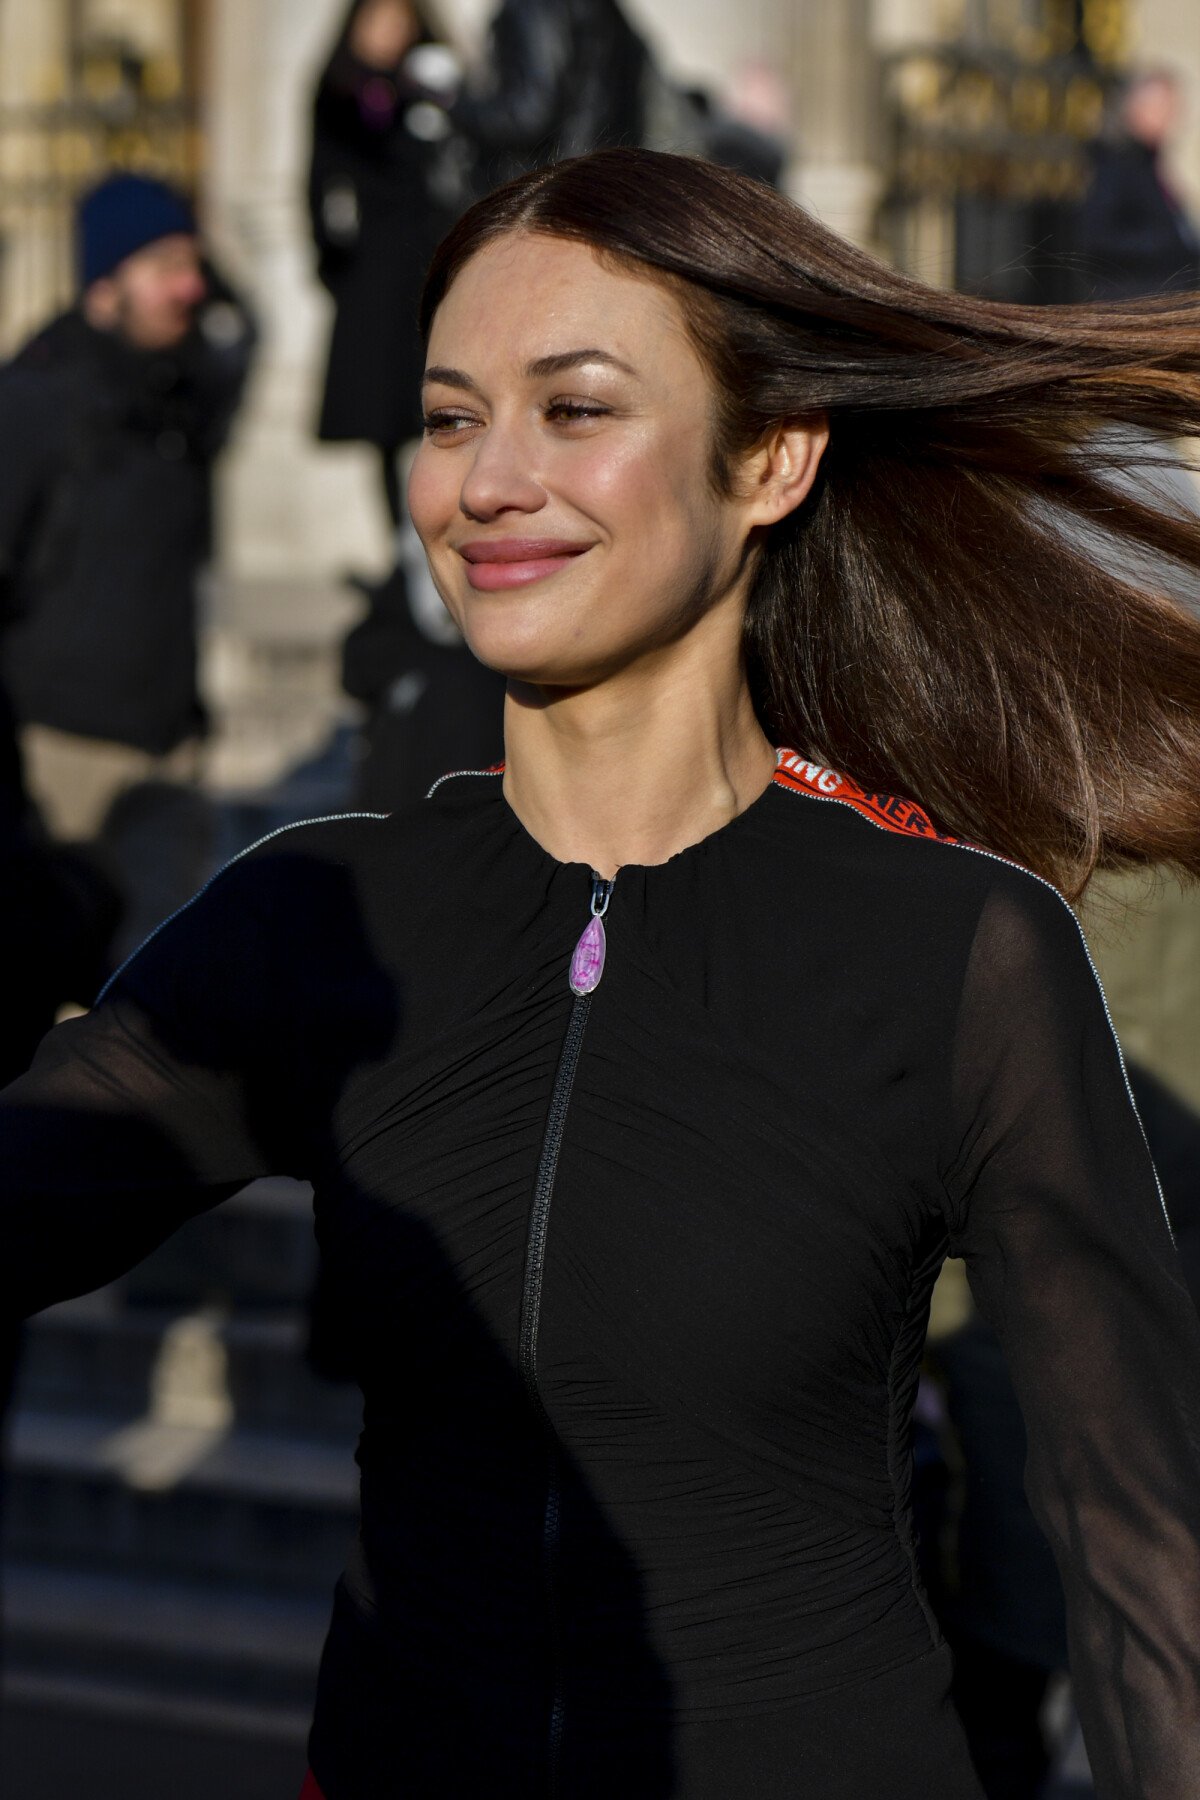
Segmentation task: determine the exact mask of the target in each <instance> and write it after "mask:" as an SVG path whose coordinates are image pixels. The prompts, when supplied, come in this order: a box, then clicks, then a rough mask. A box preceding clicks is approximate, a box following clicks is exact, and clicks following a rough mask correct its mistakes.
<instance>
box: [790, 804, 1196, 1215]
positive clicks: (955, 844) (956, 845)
mask: <svg viewBox="0 0 1200 1800" xmlns="http://www.w3.org/2000/svg"><path fill="white" fill-rule="evenodd" d="M776 785H777V786H779V787H781V788H783V790H784V792H785V793H788V794H793V795H794V796H795V798H796V799H797V800H823V801H824V802H825V803H826V804H827V805H831V806H844V807H846V808H847V810H848V811H849V812H852V813H854V814H855V815H856V817H858V818H860V819H863V820H865V822H866V823H867V824H868V825H873V826H874V827H875V829H876V831H886V832H887V833H888V835H889V836H891V837H903V836H905V835H907V834H906V833H904V832H903V831H900V832H897V831H895V830H894V829H893V828H892V827H891V826H888V825H882V824H880V822H879V821H878V820H877V819H872V818H871V817H870V815H869V814H867V813H864V812H862V811H860V809H859V808H858V807H857V806H855V805H854V804H853V802H852V801H850V800H841V799H839V798H838V796H837V795H836V794H814V793H812V792H811V791H809V790H807V789H804V788H794V787H791V786H790V785H789V784H787V783H785V782H782V781H781V782H778V783H777V784H776ZM914 835H915V834H914ZM920 841H921V842H923V843H930V844H944V845H945V847H946V849H947V850H969V851H970V852H971V854H972V856H985V857H986V858H987V860H988V861H989V862H994V863H999V864H1000V866H1001V868H1003V869H1015V870H1016V872H1017V874H1018V875H1025V876H1027V877H1028V878H1029V880H1030V881H1036V882H1037V883H1038V884H1039V885H1040V886H1041V887H1044V888H1045V889H1046V890H1047V892H1048V893H1051V894H1053V895H1054V898H1055V899H1056V900H1057V901H1058V903H1059V905H1060V906H1062V907H1064V908H1065V909H1066V911H1067V913H1068V914H1069V915H1070V918H1071V923H1072V924H1073V925H1074V927H1075V929H1076V931H1077V932H1078V933H1079V941H1080V943H1081V944H1082V945H1083V953H1084V955H1085V956H1086V957H1087V962H1088V968H1089V969H1090V970H1091V971H1092V980H1093V981H1094V982H1095V983H1096V990H1097V992H1098V993H1099V995H1100V1004H1101V1005H1102V1006H1103V1008H1104V1017H1105V1018H1106V1019H1107V1020H1108V1029H1109V1031H1110V1032H1111V1034H1112V1041H1113V1045H1114V1048H1115V1049H1116V1052H1117V1062H1118V1063H1119V1064H1120V1068H1121V1079H1122V1081H1123V1082H1124V1083H1125V1093H1126V1095H1127V1097H1128V1100H1129V1104H1130V1107H1131V1108H1132V1110H1133V1116H1134V1118H1135V1119H1136V1120H1137V1126H1138V1130H1139V1131H1140V1132H1141V1134H1142V1142H1143V1144H1145V1146H1146V1155H1147V1156H1148V1157H1149V1159H1150V1172H1151V1174H1152V1175H1153V1176H1154V1186H1155V1189H1156V1190H1157V1193H1158V1204H1159V1205H1160V1206H1161V1207H1162V1214H1163V1218H1164V1219H1165V1220H1166V1222H1167V1230H1168V1232H1169V1233H1170V1235H1171V1242H1172V1243H1174V1242H1175V1228H1174V1226H1173V1225H1172V1224H1171V1215H1170V1213H1169V1212H1168V1211H1167V1202H1166V1199H1165V1197H1164V1195H1163V1190H1162V1182H1161V1181H1160V1180H1159V1179H1158V1170H1157V1169H1156V1168H1155V1166H1154V1156H1153V1153H1152V1151H1151V1149H1150V1140H1149V1138H1148V1137H1147V1136H1146V1127H1145V1126H1144V1125H1143V1124H1142V1115H1141V1113H1140V1112H1139V1111H1138V1106H1137V1101H1136V1100H1135V1099H1134V1097H1133V1088H1132V1087H1131V1086H1130V1083H1129V1070H1128V1069H1127V1068H1126V1066H1125V1052H1124V1051H1123V1050H1122V1048H1121V1040H1120V1038H1119V1037H1118V1036H1117V1028H1116V1026H1115V1025H1114V1023H1113V1016H1112V1012H1111V1011H1110V1009H1109V1004H1108V995H1107V994H1106V993H1105V991H1104V983H1103V982H1102V981H1101V979H1100V971H1099V970H1098V969H1097V967H1096V964H1095V960H1094V958H1093V956H1092V948H1091V945H1090V944H1089V943H1088V941H1087V937H1086V935H1085V933H1084V929H1083V926H1082V925H1081V924H1080V923H1079V918H1078V916H1077V914H1076V912H1075V909H1074V908H1073V907H1072V906H1070V905H1069V904H1068V902H1067V901H1066V900H1065V899H1064V898H1063V896H1062V894H1060V893H1059V891H1058V889H1057V888H1056V887H1055V885H1054V883H1053V882H1052V881H1047V880H1046V877H1045V876H1044V875H1039V874H1037V873H1036V871H1035V870H1033V869H1027V868H1025V866H1024V865H1023V864H1022V863H1018V862H1011V861H1010V860H1009V858H1008V857H1007V856H1000V855H998V854H997V852H996V851H995V850H985V849H983V847H982V846H981V845H979V844H968V843H966V842H964V841H963V840H962V839H960V838H949V839H947V838H923V839H921V840H920Z"/></svg>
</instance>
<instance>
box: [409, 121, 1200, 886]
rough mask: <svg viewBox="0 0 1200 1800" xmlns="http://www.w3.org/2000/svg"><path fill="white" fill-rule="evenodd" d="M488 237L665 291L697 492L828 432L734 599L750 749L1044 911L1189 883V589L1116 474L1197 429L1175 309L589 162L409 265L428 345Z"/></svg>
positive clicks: (1170, 512) (1194, 346)
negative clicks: (804, 765) (967, 854)
mask: <svg viewBox="0 0 1200 1800" xmlns="http://www.w3.org/2000/svg"><path fill="white" fill-rule="evenodd" d="M515 230H524V231H538V232H545V233H548V234H550V235H552V236H556V237H564V238H570V239H575V240H578V241H580V242H582V243H585V244H588V245H590V246H592V247H593V248H594V249H595V250H596V251H597V252H598V253H600V254H601V255H602V256H603V257H604V258H605V259H606V260H609V261H612V262H615V263H616V264H617V265H619V266H624V267H627V268H630V269H632V270H633V271H635V272H637V273H640V274H643V275H649V276H652V277H654V278H656V279H658V280H660V281H665V282H666V283H667V285H668V286H669V287H670V288H671V289H672V291H673V292H674V293H675V294H676V296H677V297H678V299H679V301H680V303H681V305H682V308H683V311H684V316H685V318H686V320H687V323H688V327H689V329H690V331H691V334H692V337H693V340H694V342H695V344H696V346H697V348H698V350H699V352H700V354H701V356H702V358H703V359H704V361H705V363H706V364H707V366H708V368H709V370H710V372H711V374H712V377H713V381H714V385H715V391H716V397H717V403H716V420H715V459H716V461H715V470H714V474H715V479H716V480H717V482H718V483H719V484H723V485H725V486H727V485H728V483H729V481H730V479H731V471H732V470H733V468H734V467H735V463H736V459H737V457H738V456H739V455H740V454H741V453H743V452H745V451H746V450H749V449H751V448H753V447H754V446H755V445H756V444H758V443H760V442H761V441H762V440H763V438H764V436H765V435H766V434H768V433H769V432H770V431H771V430H772V429H773V428H776V427H778V426H779V425H780V424H781V423H782V422H787V421H797V420H801V419H804V418H806V417H811V416H812V415H814V414H819V413H822V412H825V413H827V414H828V415H829V419H830V442H829V446H828V449H827V451H826V453H825V456H824V458H823V460H822V464H821V469H820V472H819V475H818V477H817V481H816V483H815V485H814V488H813V490H812V492H811V494H810V495H809V497H808V499H807V500H806V501H805V503H804V505H803V506H802V507H800V508H799V509H798V510H797V511H796V512H795V513H794V514H792V515H791V516H790V517H789V518H787V519H785V520H784V521H783V522H782V523H780V524H778V525H776V526H774V527H772V528H771V530H770V531H769V532H767V533H766V534H765V537H764V541H763V543H762V546H761V554H760V555H759V557H758V561H757V564H756V568H755V573H754V576H753V585H752V589H751V593H750V598H749V604H748V608H747V617H746V638H745V647H746V658H747V666H748V672H749V678H750V682H751V686H752V691H753V693H754V697H755V703H756V705H757V707H758V709H759V714H760V717H761V719H762V722H763V725H764V728H765V729H766V730H767V732H768V734H769V735H770V736H771V737H772V738H773V740H774V741H775V742H777V743H786V744H789V745H790V746H792V747H793V748H795V749H797V750H800V751H802V752H804V753H805V754H806V755H808V756H811V757H813V758H814V759H815V760H818V761H820V762H823V763H825V764H827V765H830V766H832V767H834V768H837V769H841V770H843V771H845V772H846V773H847V774H850V775H853V776H854V777H855V778H856V779H857V780H858V781H860V782H862V783H863V784H864V785H865V786H867V787H868V788H870V789H873V790H879V791H887V792H893V793H900V794H903V795H905V796H906V797H908V798H909V799H913V800H916V801H919V802H920V804H921V805H922V806H923V807H924V808H925V809H926V810H927V811H928V812H929V813H930V815H931V816H932V818H933V819H934V821H935V823H936V824H937V825H938V826H939V828H940V829H942V830H944V831H948V832H950V833H952V834H954V835H955V836H960V837H965V838H968V839H970V840H972V841H974V842H976V843H978V844H982V845H984V846H986V847H988V848H990V849H993V850H995V851H997V852H999V853H1000V854H1002V855H1005V856H1009V857H1012V858H1014V859H1015V860H1017V861H1019V862H1021V863H1024V864H1025V865H1026V866H1027V867H1029V868H1031V869H1034V870H1036V871H1037V872H1038V873H1040V874H1042V875H1044V876H1045V877H1046V878H1047V879H1049V880H1050V881H1052V882H1054V883H1055V884H1056V885H1057V886H1058V887H1059V888H1061V889H1062V891H1063V892H1064V893H1066V894H1067V895H1068V896H1070V897H1076V896H1078V895H1079V894H1080V893H1082V891H1083V889H1084V887H1085V886H1086V884H1087V882H1088V880H1089V878H1090V877H1091V875H1092V874H1093V872H1094V871H1095V870H1096V869H1097V868H1120V867H1129V866H1134V865H1139V864H1173V865H1174V866H1175V867H1176V869H1177V870H1179V871H1182V872H1185V873H1188V874H1190V875H1193V876H1200V620H1198V619H1197V618H1195V617H1194V616H1193V615H1192V614H1191V613H1190V611H1189V610H1188V608H1187V607H1186V605H1184V604H1183V603H1182V602H1181V601H1180V600H1179V599H1177V598H1173V597H1172V593H1173V591H1176V590H1177V588H1178V584H1179V583H1180V582H1181V581H1182V582H1184V583H1186V581H1187V580H1188V579H1189V577H1192V578H1194V576H1195V573H1196V572H1200V519H1197V518H1196V517H1195V516H1189V515H1188V514H1187V512H1186V509H1184V508H1180V507H1178V506H1176V507H1172V506H1171V505H1170V504H1169V503H1167V502H1166V501H1165V500H1163V499H1162V497H1161V496H1160V495H1156V493H1155V492H1154V491H1153V484H1152V480H1151V478H1149V477H1147V478H1146V480H1141V479H1139V480H1137V481H1135V482H1132V483H1131V482H1128V481H1126V480H1122V479H1120V478H1119V477H1120V476H1121V473H1122V471H1123V470H1127V469H1128V468H1129V466H1130V464H1131V463H1141V464H1154V463H1156V462H1157V463H1158V464H1160V465H1162V464H1166V463H1169V462H1170V461H1171V460H1172V458H1173V456H1174V454H1175V452H1174V450H1173V449H1172V448H1171V447H1170V440H1173V439H1177V438H1185V437H1191V436H1200V296H1196V295H1172V296H1171V297H1170V298H1166V299H1156V300H1147V301H1144V302H1139V303H1128V302H1123V303H1121V304H1112V305H1091V306H1074V307H1044V308H1042V307H1025V306H1012V305H1001V304H998V303H995V302H992V301H988V300H982V299H977V298H973V297H970V296H967V295H963V294H954V293H944V292H940V291H938V290H936V289H933V288H929V287H926V286H925V285H923V284H922V283H920V282H918V281H915V280H913V279H911V278H910V277H908V276H905V275H902V274H899V273H897V272H896V271H895V270H892V269H889V268H887V267H885V266H884V265H882V264H880V263H878V262H876V261H875V260H874V259H873V258H872V257H870V256H868V255H866V254H865V253H864V252H862V251H860V250H858V249H856V248H855V247H854V246H853V245H851V244H849V243H847V242H845V241H844V240H843V239H841V238H839V237H837V236H836V235H835V234H834V233H832V232H830V231H827V230H826V229H825V228H824V227H823V226H821V225H820V224H818V223H817V221H816V220H815V219H813V218H812V217H811V216H810V215H809V214H808V213H806V212H804V211H803V210H802V209H801V208H800V207H798V206H795V205H793V204H792V203H791V202H789V201H788V200H786V199H784V198H783V197H782V196H780V195H778V194H776V193H774V192H772V191H771V190H770V189H769V188H767V187H764V186H762V185H761V184H759V183H756V182H753V181H750V180H748V179H746V178H745V177H742V176H739V175H736V174H733V173H731V172H729V171H728V170H725V169H721V168H716V167H713V166H711V165H708V164H705V163H700V162H696V161H693V160H691V159H688V158H685V157H676V156H665V155H661V154H658V153H655V152H652V151H644V150H603V151H600V152H597V153H596V154H594V155H592V156H587V157H581V158H579V159H577V160H575V161H572V162H566V163H560V164H558V165H557V166H556V167H553V168H550V169H545V170H540V171H538V172H537V173H535V174H533V175H530V176H525V177H522V178H521V179H520V180H518V181H515V182H512V183H510V184H509V185H508V186H507V187H504V188H501V189H499V190H498V191H497V192H495V193H493V194H491V195H489V196H488V197H487V198H486V199H484V200H482V201H480V202H479V203H478V204H477V205H476V206H474V207H472V209H471V210H470V211H469V212H468V213H467V214H466V215H465V216H464V217H463V219H462V220H460V222H459V223H458V225H457V226H456V227H455V229H454V230H453V231H452V232H451V233H450V235H449V237H448V238H447V239H446V240H445V242H444V243H443V244H442V246H441V248H440V250H439V251H438V254H437V256H436V258H435V260H434V263H433V267H432V269H431V271H430V275H429V281H428V285H427V288H426V292H425V298H424V302H423V309H422V314H423V316H422V322H423V325H424V328H425V329H426V331H427V330H428V328H429V325H430V323H431V321H432V318H433V314H434V313H435V311H436V309H437V307H438V304H439V302H440V300H441V298H442V296H443V295H444V294H445V292H446V290H447V288H448V287H449V285H450V283H451V282H452V281H453V280H454V277H455V275H456V274H457V273H458V271H459V270H460V269H461V268H462V267H463V265H464V264H465V263H466V262H467V261H468V260H469V259H470V258H471V257H472V256H473V255H475V254H476V252H477V251H479V250H480V249H482V248H483V247H484V246H485V245H486V244H488V243H490V242H491V241H492V240H494V239H496V238H498V237H500V236H503V235H504V234H506V233H509V232H512V231H515ZM1114 428H1116V429H1114Z"/></svg>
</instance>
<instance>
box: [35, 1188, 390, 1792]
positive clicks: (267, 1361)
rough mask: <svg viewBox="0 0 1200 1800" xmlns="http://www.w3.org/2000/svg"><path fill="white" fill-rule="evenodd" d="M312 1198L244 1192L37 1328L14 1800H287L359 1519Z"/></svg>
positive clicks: (354, 1409)
mask: <svg viewBox="0 0 1200 1800" xmlns="http://www.w3.org/2000/svg"><path fill="white" fill-rule="evenodd" d="M311 1210H312V1202H311V1193H310V1191H309V1189H308V1188H307V1187H306V1186H304V1185H303V1184H301V1183H298V1182H294V1181H287V1180H272V1181H260V1182H256V1183H254V1184H253V1186H252V1187H250V1188H248V1189H246V1190H245V1192H244V1193H242V1194H240V1195H238V1196H236V1197H235V1198H234V1199H233V1200H230V1201H227V1202H226V1203H225V1204H224V1205H223V1206H221V1207H219V1208H217V1209H216V1210H215V1211H213V1212H211V1213H207V1214H204V1215H203V1216H202V1217H200V1218H198V1219H195V1220H192V1221H191V1222H190V1223H189V1224H188V1225H186V1226H185V1227H184V1228H183V1229H182V1230H181V1231H179V1232H177V1233H176V1234H175V1236H174V1237H173V1238H171V1239H170V1240H168V1242H167V1243H166V1244H164V1245H163V1246H162V1247H161V1248H160V1249H158V1250H156V1251H155V1252H154V1253H153V1255H151V1256H150V1257H148V1258H147V1259H146V1261H145V1262H143V1263H142V1264H140V1265H139V1267H138V1268H137V1269H135V1270H133V1271H132V1273H131V1274H129V1275H128V1276H126V1277H125V1278H124V1279H122V1280H121V1281H119V1282H115V1283H113V1284H112V1286H110V1287H108V1288H105V1289H103V1290H101V1291H100V1292H99V1293H96V1294H91V1295H86V1296H84V1297H82V1298H81V1299H78V1300H71V1301H68V1302H66V1303H65V1304H64V1305H61V1306H58V1307H53V1308H51V1309H50V1310H49V1311H47V1312H45V1313H43V1314H41V1315H39V1316H38V1317H37V1318H36V1319H34V1320H31V1321H30V1323H29V1325H28V1327H27V1329H26V1332H25V1339H24V1348H23V1357H22V1364H21V1368H20V1370H19V1377H18V1387H17V1397H16V1404H15V1406H14V1410H13V1414H12V1417H11V1420H10V1424H9V1431H8V1448H7V1457H6V1477H7V1479H6V1492H5V1507H4V1545H3V1551H4V1572H3V1577H2V1582H3V1591H2V1593H0V1603H2V1612H3V1623H4V1638H5V1644H4V1649H5V1659H4V1670H3V1690H2V1703H0V1758H2V1759H3V1766H4V1776H3V1782H4V1796H5V1800H60V1796H62V1795H63V1794H67V1793H74V1792H76V1791H79V1792H87V1793H89V1794H92V1793H94V1794H96V1795H97V1797H98V1800H100V1797H101V1796H103V1797H104V1800H107V1797H108V1796H110V1795H111V1796H112V1800H118V1796H119V1800H162V1796H163V1795H165V1794H169V1795H170V1796H171V1800H211V1797H212V1796H213V1795H217V1794H219V1795H220V1796H221V1800H295V1796H296V1794H297V1793H298V1791H299V1787H300V1782H301V1779H302V1776H303V1769H304V1761H305V1757H304V1745H305V1739H306V1736H307V1730H308V1724H309V1720H310V1717H311V1702H312V1693H313V1688H314V1685H315V1680H316V1669H317V1662H318V1658H319V1655H320V1648H321V1644H322V1641H323V1638H324V1633H325V1630H326V1628H327V1624H328V1617H329V1610H330V1600H331V1594H332V1589H333V1585H334V1582H335V1581H336V1579H337V1576H338V1575H339V1574H340V1572H341V1570H342V1568H343V1566H344V1564H345V1561H346V1557H347V1553H348V1551H349V1549H350V1546H351V1542H352V1539H353V1534H354V1531H355V1529H356V1526H357V1517H358V1472H357V1469H356V1467H355V1464H354V1459H353V1451H354V1444H355V1441H356V1438H357V1434H358V1429H359V1420H360V1411H361V1399H360V1396H359V1394H358V1392H357V1389H354V1388H351V1387H349V1386H336V1385H333V1384H330V1383H327V1382H325V1381H323V1380H321V1379H319V1378H318V1377H317V1376H315V1375H314V1374H313V1373H312V1372H311V1370H310V1369H309V1368H308V1366H307V1365H306V1363H305V1360H304V1355H303V1351H304V1345H305V1340H306V1337H307V1330H308V1321H307V1301H308V1297H309V1295H310V1293H311V1290H312V1286H313V1283H314V1280H315V1277H316V1268H317V1255H316V1246H315V1242H314V1239H313V1232H312V1216H311Z"/></svg>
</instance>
